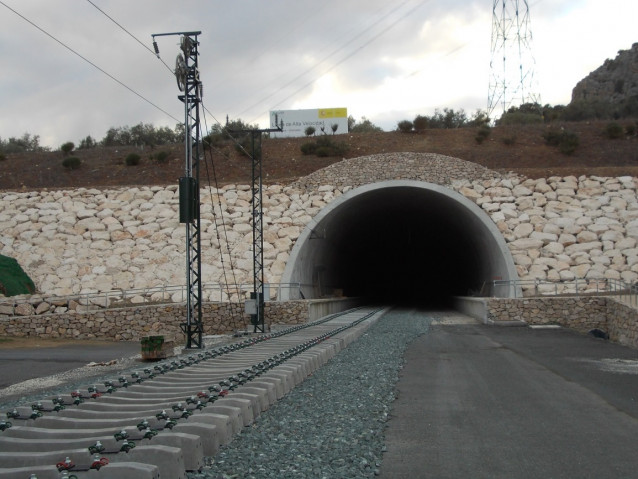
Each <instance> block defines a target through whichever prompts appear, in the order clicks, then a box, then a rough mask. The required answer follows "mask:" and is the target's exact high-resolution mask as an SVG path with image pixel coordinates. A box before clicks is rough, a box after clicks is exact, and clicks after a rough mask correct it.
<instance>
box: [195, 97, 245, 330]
mask: <svg viewBox="0 0 638 479" xmlns="http://www.w3.org/2000/svg"><path fill="white" fill-rule="evenodd" d="M202 109H204V111H206V107H205V106H204V103H203V101H202ZM211 116H212V115H211ZM213 118H214V117H213ZM215 121H217V120H215ZM217 123H218V124H219V122H217ZM204 126H205V129H206V130H208V124H207V122H206V115H204ZM220 126H221V125H220ZM200 136H201V137H202V138H203V135H201V131H200ZM203 144H204V142H203V141H202V145H203ZM209 147H210V164H211V169H212V171H213V181H214V183H215V189H216V190H219V183H218V181H217V172H216V170H215V162H214V161H213V154H212V150H213V149H215V150H217V151H220V153H222V154H224V153H223V152H221V150H219V149H217V148H216V147H215V146H214V145H211V144H209ZM203 151H204V166H205V168H206V178H207V181H208V191H209V194H210V202H211V208H212V213H213V220H214V224H215V234H216V236H217V243H218V244H219V249H220V251H222V242H221V237H220V233H219V230H220V226H219V223H218V221H217V213H216V212H215V204H214V202H213V194H212V185H211V182H210V179H211V175H210V172H209V170H208V162H207V161H206V148H203ZM224 156H226V155H224ZM226 159H228V160H230V158H228V157H227V156H226ZM219 213H220V216H221V230H222V234H223V236H224V241H225V242H226V251H227V253H228V257H229V260H230V272H231V275H232V283H229V282H228V276H227V273H226V267H225V263H224V255H223V252H222V254H221V255H220V261H221V263H222V274H223V277H224V285H225V287H226V292H227V294H228V301H229V303H230V318H231V322H232V326H234V327H235V328H236V329H239V328H238V327H237V325H240V326H242V327H243V326H246V321H245V320H242V318H243V315H242V314H241V311H239V312H237V308H236V307H235V305H234V304H233V302H232V301H231V289H230V286H231V285H232V286H234V288H235V290H236V292H237V295H238V299H239V294H240V291H239V285H238V284H237V276H236V275H235V268H234V266H233V261H232V256H231V249H230V242H229V241H228V232H227V230H226V222H225V220H224V209H223V208H222V205H221V201H220V202H219ZM237 318H239V320H238V319H237Z"/></svg>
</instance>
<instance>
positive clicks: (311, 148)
mask: <svg viewBox="0 0 638 479" xmlns="http://www.w3.org/2000/svg"><path fill="white" fill-rule="evenodd" d="M347 151H348V145H346V144H345V143H340V142H336V141H334V140H333V139H332V138H331V137H329V136H326V135H324V136H320V137H319V138H317V141H313V142H308V143H304V144H302V145H301V153H303V154H304V155H317V156H319V157H328V156H343V155H345V153H346V152H347Z"/></svg>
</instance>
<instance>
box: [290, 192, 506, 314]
mask: <svg viewBox="0 0 638 479" xmlns="http://www.w3.org/2000/svg"><path fill="white" fill-rule="evenodd" d="M516 279H518V276H517V273H516V268H515V266H514V261H513V259H512V256H511V253H510V251H509V249H508V247H507V245H506V243H505V240H504V238H503V237H502V235H501V234H500V232H499V231H498V228H497V227H496V225H495V224H494V222H493V221H492V220H491V218H490V217H489V216H488V215H487V214H486V213H485V212H484V211H483V210H482V209H481V208H480V207H478V206H477V205H475V204H474V203H473V202H472V201H470V200H468V199H467V198H465V197H464V196H462V195H461V194H459V193H456V192H455V191H453V190H451V189H449V188H445V187H442V186H440V185H436V184H432V183H426V182H420V181H403V180H395V181H384V182H380V183H374V184H370V185H366V186H362V187H359V188H356V189H353V190H351V191H348V192H347V193H345V194H343V195H341V196H340V197H338V198H337V199H335V200H334V201H333V202H332V203H330V204H329V205H328V206H326V207H325V208H323V209H322V210H321V211H320V212H319V213H318V214H317V215H316V217H315V218H313V220H312V221H311V222H310V223H309V224H308V225H307V227H306V228H305V230H304V231H303V232H302V233H301V235H300V236H299V238H298V239H297V242H296V243H295V245H294V247H293V249H292V251H291V254H290V257H289V259H288V263H287V264H286V268H285V270H284V273H283V275H282V280H281V281H282V283H292V284H298V285H299V291H300V293H299V296H300V297H301V298H304V299H316V298H326V297H335V296H347V297H359V298H362V299H363V300H364V301H365V302H366V303H368V304H372V303H382V304H394V305H408V304H410V305H412V304H418V305H419V306H426V307H445V306H450V305H451V302H452V300H453V298H454V297H456V296H507V295H508V293H507V292H508V291H509V288H504V289H503V290H502V291H505V294H503V292H502V291H500V288H494V286H493V281H494V280H516ZM290 291H294V288H293V289H290ZM289 294H292V293H289ZM283 299H296V298H293V297H287V298H286V297H285V298H283Z"/></svg>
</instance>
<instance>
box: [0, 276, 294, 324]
mask: <svg viewBox="0 0 638 479" xmlns="http://www.w3.org/2000/svg"><path fill="white" fill-rule="evenodd" d="M301 288H302V284H301V283H266V284H264V296H265V299H266V301H281V298H282V293H283V291H284V290H287V291H288V297H289V298H290V299H293V300H294V299H302V297H303V294H302V293H301ZM252 291H253V285H252V284H248V283H245V284H236V285H228V286H227V285H223V284H219V283H204V284H202V299H203V301H204V302H212V303H219V302H243V301H244V300H245V299H248V298H249V296H250V292H252ZM187 295H188V291H187V289H186V286H185V285H164V286H155V287H150V288H137V289H128V290H125V289H116V290H111V291H103V292H87V293H80V294H72V295H66V296H56V295H45V294H34V295H28V296H26V295H25V296H18V297H7V298H0V316H3V315H4V316H13V315H16V310H17V309H18V308H19V307H20V305H24V304H30V305H32V306H33V307H34V308H35V307H36V306H37V305H40V304H42V303H46V304H47V305H51V306H63V307H67V306H68V305H69V303H70V302H71V301H75V302H76V303H78V304H79V305H81V306H83V307H87V308H95V309H101V308H118V307H130V306H135V305H140V306H143V305H149V304H158V305H159V304H179V303H185V302H186V297H187Z"/></svg>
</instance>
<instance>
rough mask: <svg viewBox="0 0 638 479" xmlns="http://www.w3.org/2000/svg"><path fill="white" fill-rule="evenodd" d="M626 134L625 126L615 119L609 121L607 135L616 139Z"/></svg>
mask: <svg viewBox="0 0 638 479" xmlns="http://www.w3.org/2000/svg"><path fill="white" fill-rule="evenodd" d="M624 135H625V131H624V129H623V127H622V126H621V125H619V124H618V123H616V122H615V121H614V122H611V123H607V126H605V136H606V137H607V138H609V139H612V140H616V139H618V138H622V137H623V136H624Z"/></svg>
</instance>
